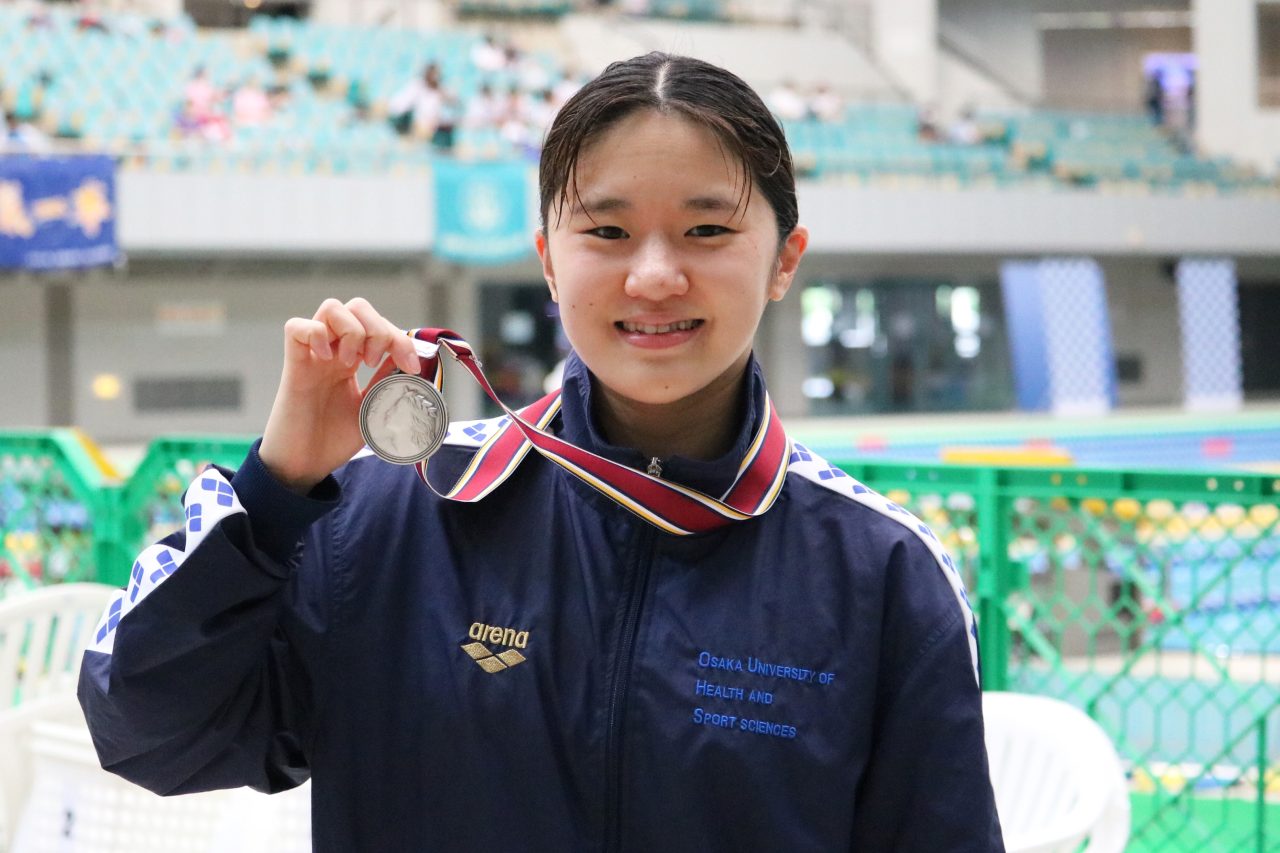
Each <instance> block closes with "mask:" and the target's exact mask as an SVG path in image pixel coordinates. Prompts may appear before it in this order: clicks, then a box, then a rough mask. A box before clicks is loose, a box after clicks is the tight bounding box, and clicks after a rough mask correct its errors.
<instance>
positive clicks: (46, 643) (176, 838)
mask: <svg viewBox="0 0 1280 853" xmlns="http://www.w3.org/2000/svg"><path fill="white" fill-rule="evenodd" d="M114 592H115V590H114V588H112V587H109V586H104V585H100V584H64V585H60V586H51V587H45V588H42V589H36V590H32V591H30V592H24V593H21V594H19V595H15V596H13V597H11V598H7V599H4V600H0V853H40V851H46V850H47V851H56V853H149V851H156V853H182V851H192V853H222V852H223V851H226V853H258V851H261V853H268V851H270V853H304V851H310V849H311V790H310V785H309V784H308V785H304V786H302V787H300V788H296V789H294V790H292V791H287V792H285V793H282V794H277V795H275V796H271V797H268V796H266V795H263V794H259V793H257V792H256V791H252V790H250V789H248V788H242V789H238V790H234V791H214V792H209V793H203V794H188V795H184V796H177V797H158V796H156V795H155V794H152V793H151V792H149V791H147V790H145V789H143V788H140V787H138V786H136V785H133V784H131V783H129V782H126V781H125V780H123V779H121V778H119V777H118V776H115V775H113V774H111V773H108V772H107V771H105V770H103V769H102V768H101V766H100V765H99V763H98V756H97V753H96V752H95V751H94V749H93V744H92V741H91V740H90V737H89V731H88V728H87V726H86V725H85V721H84V716H83V714H82V712H81V710H80V705H79V703H78V702H77V700H76V695H75V690H76V682H77V679H78V677H79V671H80V662H81V659H82V657H83V652H84V648H85V647H86V646H87V645H89V643H90V642H91V640H92V633H93V630H94V628H95V627H96V626H97V623H98V620H99V619H100V618H101V616H102V614H103V611H104V610H105V609H106V607H107V605H108V603H109V602H110V600H111V596H112V595H113V593H114Z"/></svg>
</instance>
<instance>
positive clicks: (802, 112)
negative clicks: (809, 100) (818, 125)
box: [769, 80, 809, 121]
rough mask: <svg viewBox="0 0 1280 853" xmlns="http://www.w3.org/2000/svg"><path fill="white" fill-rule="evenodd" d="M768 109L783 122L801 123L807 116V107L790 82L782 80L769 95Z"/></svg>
mask: <svg viewBox="0 0 1280 853" xmlns="http://www.w3.org/2000/svg"><path fill="white" fill-rule="evenodd" d="M769 109H771V110H773V114H774V115H776V116H777V117H778V118H780V119H782V120H783V121H802V120H804V119H806V118H808V116H809V106H808V104H806V103H805V102H804V97H803V96H802V95H801V94H800V91H799V90H798V89H797V88H796V86H795V84H794V83H792V82H791V81H790V80H783V81H782V83H781V84H779V86H778V87H777V88H776V89H774V90H773V91H772V92H771V93H770V94H769Z"/></svg>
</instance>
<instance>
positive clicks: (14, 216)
mask: <svg viewBox="0 0 1280 853" xmlns="http://www.w3.org/2000/svg"><path fill="white" fill-rule="evenodd" d="M119 255H120V248H119V246H118V245H117V244H116V181H115V162H114V161H113V160H112V159H111V158H110V157H105V156H97V155H95V156H85V157H37V156H29V155H11V156H0V268H9V269H24V270H64V269H79V268H83V267H96V266H103V265H106V264H113V263H115V262H116V260H117V258H119Z"/></svg>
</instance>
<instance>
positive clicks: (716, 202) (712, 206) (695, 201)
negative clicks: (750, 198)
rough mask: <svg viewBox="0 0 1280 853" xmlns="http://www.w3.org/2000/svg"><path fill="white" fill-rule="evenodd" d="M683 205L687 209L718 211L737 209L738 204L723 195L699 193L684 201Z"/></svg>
mask: <svg viewBox="0 0 1280 853" xmlns="http://www.w3.org/2000/svg"><path fill="white" fill-rule="evenodd" d="M684 206H685V208H686V209H687V210H701V211H711V212H719V211H724V210H737V209H738V206H737V205H736V204H734V203H733V202H731V201H729V199H727V198H725V197H724V196H718V195H699V196H694V197H693V198H690V199H688V200H686V201H685V203H684Z"/></svg>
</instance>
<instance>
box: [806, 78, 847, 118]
mask: <svg viewBox="0 0 1280 853" xmlns="http://www.w3.org/2000/svg"><path fill="white" fill-rule="evenodd" d="M809 114H810V115H811V116H813V118H815V119H817V120H818V121H824V122H827V123H828V124H838V123H840V122H841V121H844V99H843V98H841V97H840V96H839V95H837V94H836V93H835V92H833V91H832V90H831V87H830V86H828V85H827V84H826V83H819V84H818V86H817V88H816V89H815V90H814V92H813V97H811V98H810V99H809Z"/></svg>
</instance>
